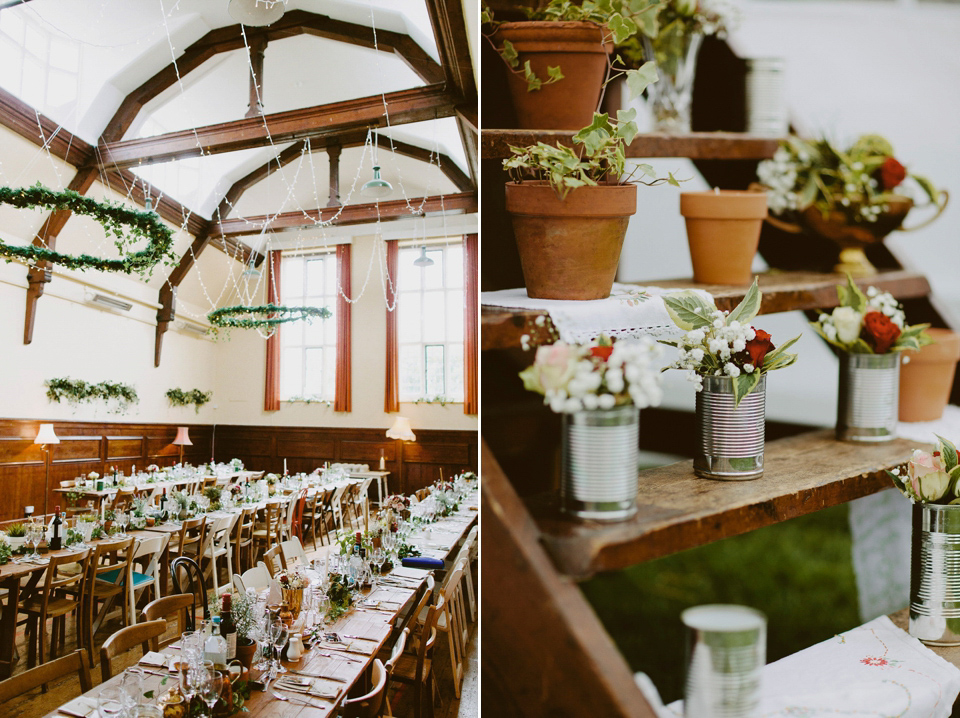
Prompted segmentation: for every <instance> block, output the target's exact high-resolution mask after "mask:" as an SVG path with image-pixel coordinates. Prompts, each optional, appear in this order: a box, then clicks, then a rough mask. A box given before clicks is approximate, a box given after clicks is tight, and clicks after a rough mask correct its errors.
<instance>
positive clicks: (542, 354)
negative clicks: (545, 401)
mask: <svg viewBox="0 0 960 718" xmlns="http://www.w3.org/2000/svg"><path fill="white" fill-rule="evenodd" d="M577 358H578V357H577V354H576V351H575V350H574V348H573V347H571V346H570V345H569V344H566V343H565V342H557V343H556V344H551V345H550V346H545V347H539V348H538V349H537V358H536V361H534V366H535V367H536V368H537V371H538V375H539V379H540V386H542V387H543V389H544V391H550V390H554V391H555V390H557V389H565V388H566V386H567V383H568V382H569V381H570V379H572V378H573V372H574V367H575V366H576V363H577Z"/></svg>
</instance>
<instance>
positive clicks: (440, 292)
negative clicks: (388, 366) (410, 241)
mask: <svg viewBox="0 0 960 718" xmlns="http://www.w3.org/2000/svg"><path fill="white" fill-rule="evenodd" d="M426 255H427V257H428V258H429V259H431V260H433V264H432V265H430V266H427V267H421V266H417V265H415V264H414V262H415V261H416V260H417V259H418V258H419V257H420V256H421V248H420V246H411V247H403V246H401V247H400V252H399V267H398V274H399V277H398V288H399V295H398V297H397V304H398V306H397V311H398V316H397V344H398V347H397V349H398V352H397V353H398V360H399V374H400V376H399V394H400V401H417V400H418V399H426V400H428V401H436V400H437V399H442V400H445V401H451V402H462V401H463V244H462V242H461V241H460V239H459V238H457V239H456V240H451V241H450V243H449V245H447V244H435V245H427V250H426Z"/></svg>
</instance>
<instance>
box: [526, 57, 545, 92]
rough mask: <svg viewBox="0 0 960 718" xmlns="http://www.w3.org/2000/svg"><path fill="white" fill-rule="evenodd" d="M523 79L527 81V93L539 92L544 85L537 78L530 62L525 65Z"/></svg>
mask: <svg viewBox="0 0 960 718" xmlns="http://www.w3.org/2000/svg"><path fill="white" fill-rule="evenodd" d="M523 77H524V78H525V79H526V81H527V92H535V91H537V90H539V89H540V86H541V85H542V84H543V82H541V81H540V78H539V77H537V76H536V74H535V73H534V72H533V70H532V69H531V67H530V61H529V60H527V61H526V62H525V63H523Z"/></svg>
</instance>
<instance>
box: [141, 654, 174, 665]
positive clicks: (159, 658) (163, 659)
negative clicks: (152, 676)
mask: <svg viewBox="0 0 960 718" xmlns="http://www.w3.org/2000/svg"><path fill="white" fill-rule="evenodd" d="M167 660H168V658H167V656H165V655H163V654H162V653H157V652H156V651H150V652H149V653H148V654H147V655H145V656H144V657H143V658H141V659H140V663H141V664H143V665H144V666H154V667H156V668H166V666H167Z"/></svg>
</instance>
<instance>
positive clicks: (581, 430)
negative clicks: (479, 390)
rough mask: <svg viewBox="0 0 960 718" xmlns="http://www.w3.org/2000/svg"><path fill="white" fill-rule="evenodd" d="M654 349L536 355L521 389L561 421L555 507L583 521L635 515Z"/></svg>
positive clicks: (555, 350) (618, 345)
mask: <svg viewBox="0 0 960 718" xmlns="http://www.w3.org/2000/svg"><path fill="white" fill-rule="evenodd" d="M660 352H661V349H660V347H658V346H657V345H656V343H654V342H653V341H652V340H650V339H648V338H644V339H642V340H639V341H626V340H623V341H617V342H613V341H611V340H610V339H608V338H606V337H602V336H601V337H600V338H599V339H597V340H595V341H594V342H592V343H591V344H587V345H571V344H567V343H565V342H556V343H555V344H552V345H549V346H541V347H539V348H538V349H537V354H536V359H535V361H534V363H533V365H532V366H530V367H528V368H527V369H525V370H524V371H522V372H521V373H520V378H521V379H522V380H523V385H524V387H525V388H526V389H528V390H530V391H535V392H537V393H538V394H543V397H544V404H546V405H547V406H549V407H550V409H551V410H553V411H554V412H556V413H558V414H562V415H563V478H562V480H561V488H560V501H561V507H562V509H563V510H564V511H565V512H566V513H569V514H571V515H573V516H577V517H579V518H586V519H599V520H622V519H625V518H628V517H630V516H632V515H633V514H634V513H636V511H637V503H636V502H637V491H638V488H639V486H638V478H637V476H638V475H637V465H638V463H639V454H640V447H639V435H640V409H642V408H645V407H648V406H656V405H657V404H659V403H660V400H661V398H662V394H661V391H660V370H659V366H658V365H655V364H656V360H657V358H658V357H659V356H660Z"/></svg>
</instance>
